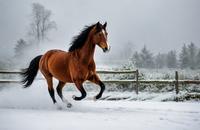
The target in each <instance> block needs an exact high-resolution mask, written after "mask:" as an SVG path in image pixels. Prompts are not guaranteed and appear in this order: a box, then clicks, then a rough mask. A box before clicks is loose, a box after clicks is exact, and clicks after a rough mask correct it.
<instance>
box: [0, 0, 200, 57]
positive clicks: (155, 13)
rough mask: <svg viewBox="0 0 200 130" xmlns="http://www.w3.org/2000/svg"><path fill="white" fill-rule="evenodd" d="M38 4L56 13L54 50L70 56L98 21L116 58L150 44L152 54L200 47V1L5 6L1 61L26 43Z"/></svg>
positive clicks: (83, 0)
mask: <svg viewBox="0 0 200 130" xmlns="http://www.w3.org/2000/svg"><path fill="white" fill-rule="evenodd" d="M33 2H38V3H40V4H42V5H44V6H45V7H46V8H47V9H50V10H51V11H52V13H53V15H52V19H53V20H54V21H55V22H56V23H57V30H56V31H53V32H52V33H51V36H50V39H51V41H49V42H50V43H51V47H49V49H51V48H61V49H66V50H67V49H68V45H69V43H70V42H71V38H72V37H73V36H74V35H77V34H78V32H79V31H80V30H81V29H82V28H83V27H84V26H85V25H90V24H92V23H96V22H97V21H101V22H104V21H107V22H108V26H107V27H108V33H109V43H110V45H111V46H112V52H113V53H117V52H120V49H121V48H123V46H124V45H127V43H128V42H130V43H132V44H133V45H132V48H133V50H138V49H141V48H142V47H143V46H144V44H145V45H146V46H147V47H148V48H149V49H150V50H151V51H152V52H167V51H168V50H171V49H179V48H181V46H182V45H183V43H188V42H190V41H193V42H194V43H195V44H196V45H197V46H200V0H123V1H122V0H98V1H97V0H0V57H1V58H2V57H5V55H8V56H10V55H13V48H14V46H15V44H16V41H17V40H18V39H19V38H25V39H26V33H27V29H28V27H29V23H30V14H31V4H32V3H33ZM113 53H111V54H109V55H112V54H113ZM100 55H101V54H100Z"/></svg>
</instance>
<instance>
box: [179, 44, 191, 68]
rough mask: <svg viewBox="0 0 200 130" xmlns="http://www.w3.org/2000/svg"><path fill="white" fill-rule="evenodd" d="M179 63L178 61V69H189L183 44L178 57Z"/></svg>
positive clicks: (187, 56)
mask: <svg viewBox="0 0 200 130" xmlns="http://www.w3.org/2000/svg"><path fill="white" fill-rule="evenodd" d="M179 61H180V67H181V68H182V69H184V68H187V67H189V55H188V49H187V47H186V45H185V44H184V45H183V47H182V50H181V53H180V55H179Z"/></svg>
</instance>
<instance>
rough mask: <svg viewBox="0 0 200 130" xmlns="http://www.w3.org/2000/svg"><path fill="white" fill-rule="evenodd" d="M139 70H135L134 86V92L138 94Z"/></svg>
mask: <svg viewBox="0 0 200 130" xmlns="http://www.w3.org/2000/svg"><path fill="white" fill-rule="evenodd" d="M138 79H139V72H138V69H137V70H136V88H135V92H136V94H138V91H139V81H138Z"/></svg>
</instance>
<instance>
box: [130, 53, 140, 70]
mask: <svg viewBox="0 0 200 130" xmlns="http://www.w3.org/2000/svg"><path fill="white" fill-rule="evenodd" d="M132 61H133V63H134V65H135V67H137V68H139V67H141V58H140V55H139V54H138V52H137V51H136V52H135V53H134V54H133V57H132Z"/></svg>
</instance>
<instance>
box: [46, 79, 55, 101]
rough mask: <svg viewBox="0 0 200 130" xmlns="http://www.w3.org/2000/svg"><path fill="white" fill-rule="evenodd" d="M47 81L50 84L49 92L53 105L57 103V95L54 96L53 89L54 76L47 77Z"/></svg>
mask: <svg viewBox="0 0 200 130" xmlns="http://www.w3.org/2000/svg"><path fill="white" fill-rule="evenodd" d="M45 78H46V80H47V84H48V90H49V95H50V96H51V99H52V101H53V103H54V104H55V103H56V99H55V95H54V89H53V81H52V76H48V77H45Z"/></svg>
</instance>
